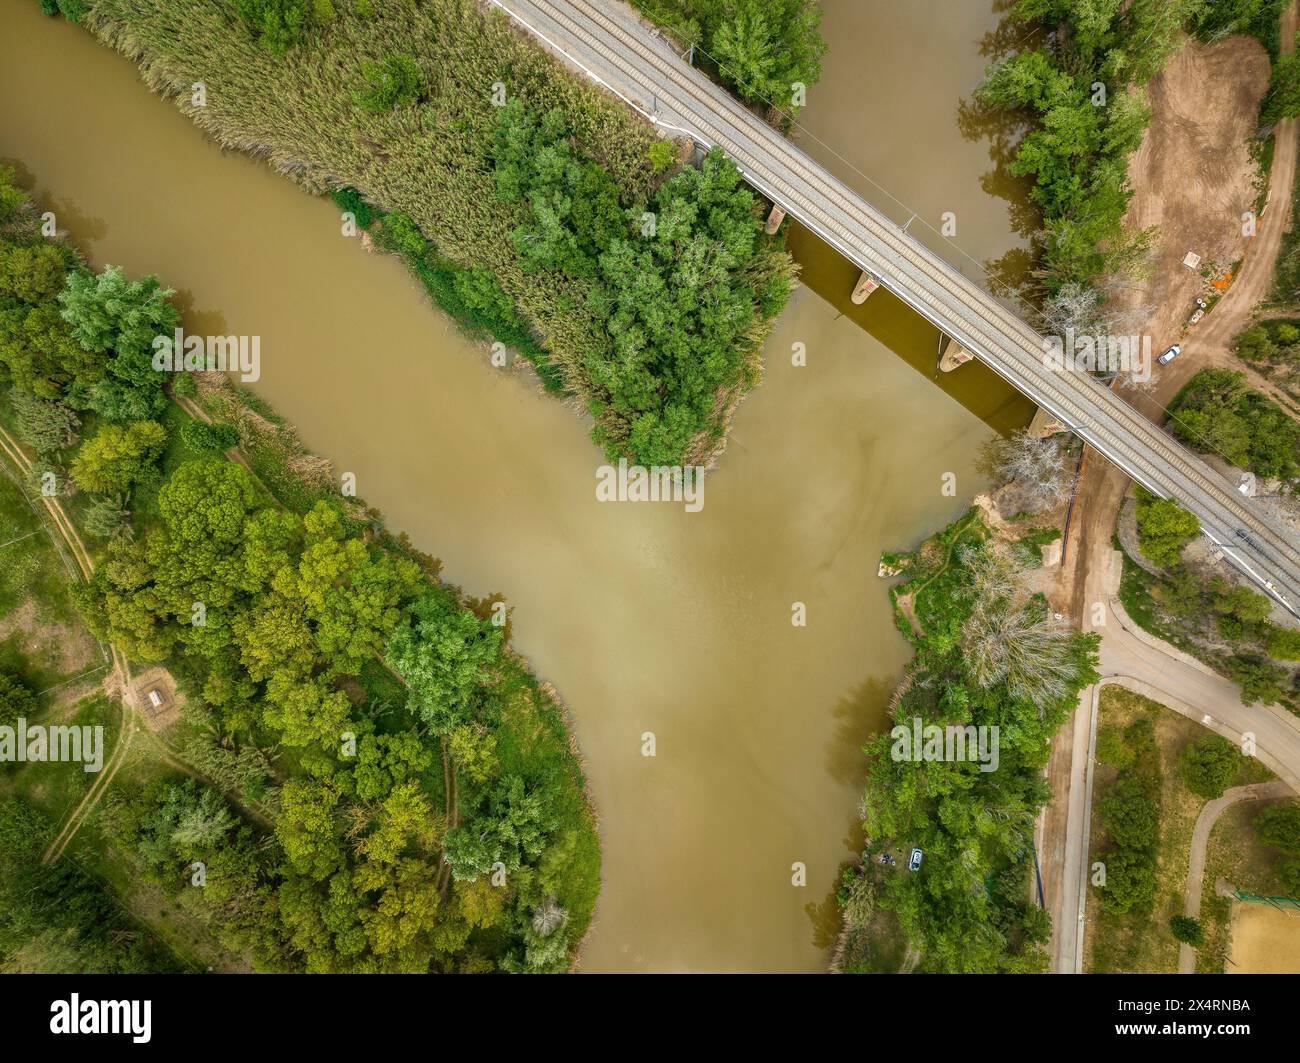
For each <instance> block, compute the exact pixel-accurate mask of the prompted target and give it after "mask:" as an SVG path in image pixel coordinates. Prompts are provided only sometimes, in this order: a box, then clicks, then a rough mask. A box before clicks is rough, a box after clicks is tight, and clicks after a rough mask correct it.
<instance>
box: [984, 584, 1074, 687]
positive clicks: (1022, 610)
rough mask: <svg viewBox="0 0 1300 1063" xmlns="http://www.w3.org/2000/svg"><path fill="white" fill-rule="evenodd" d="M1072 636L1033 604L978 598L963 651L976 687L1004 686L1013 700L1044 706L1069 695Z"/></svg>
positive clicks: (1071, 678) (1072, 654)
mask: <svg viewBox="0 0 1300 1063" xmlns="http://www.w3.org/2000/svg"><path fill="white" fill-rule="evenodd" d="M1073 637H1074V633H1073V632H1072V631H1071V630H1070V628H1069V626H1068V625H1067V624H1066V623H1065V622H1064V621H1062V620H1057V619H1056V618H1055V617H1054V616H1053V615H1052V614H1050V613H1049V614H1044V612H1043V610H1042V609H1041V608H1040V607H1036V606H1035V605H1034V604H1033V603H1031V602H1025V601H1021V602H1017V601H1014V600H1012V601H1008V600H1007V599H1005V598H999V599H991V600H990V599H979V600H978V601H976V603H975V608H974V609H972V610H971V614H970V616H969V617H968V618H967V620H966V623H965V625H964V626H963V627H962V648H963V651H964V654H965V658H966V665H967V667H968V668H969V669H970V674H971V677H972V678H973V679H974V680H975V682H977V683H978V684H979V685H980V686H982V687H985V688H988V687H991V686H996V685H997V684H998V683H1004V684H1005V685H1006V688H1007V691H1008V692H1009V693H1010V694H1011V695H1012V696H1013V697H1016V698H1024V699H1025V700H1027V701H1032V702H1033V703H1034V704H1035V705H1037V706H1039V708H1042V707H1043V706H1045V705H1046V704H1047V703H1048V702H1049V701H1054V700H1056V699H1057V698H1060V697H1062V696H1064V695H1065V694H1067V693H1068V692H1069V689H1070V683H1071V681H1072V680H1073V679H1074V677H1075V674H1076V672H1077V671H1078V669H1077V666H1076V663H1075V661H1074V653H1073V646H1072V645H1071V643H1072V641H1073Z"/></svg>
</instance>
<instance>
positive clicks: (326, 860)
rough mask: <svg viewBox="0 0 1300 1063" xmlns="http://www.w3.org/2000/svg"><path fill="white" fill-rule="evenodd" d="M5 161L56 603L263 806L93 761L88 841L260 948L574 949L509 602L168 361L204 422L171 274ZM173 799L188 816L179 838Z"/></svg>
mask: <svg viewBox="0 0 1300 1063" xmlns="http://www.w3.org/2000/svg"><path fill="white" fill-rule="evenodd" d="M0 176H3V178H4V183H3V187H0V209H2V211H3V216H0V222H3V225H4V239H3V241H2V243H0V258H2V259H3V260H4V261H5V262H11V261H12V260H14V259H15V258H23V259H25V258H33V259H34V260H39V261H41V262H43V263H45V266H44V267H42V268H41V269H40V270H37V271H36V272H35V274H34V275H33V276H32V277H30V278H24V277H22V276H19V277H16V278H15V277H13V276H12V275H10V276H9V277H8V278H7V279H6V281H5V284H6V286H7V292H6V294H8V295H9V297H10V299H11V301H12V305H11V312H10V316H11V317H12V316H13V315H15V314H16V315H18V317H19V318H20V319H23V320H25V321H26V322H28V323H29V324H30V322H32V321H35V320H37V319H39V320H41V321H42V322H43V323H44V328H46V329H47V330H48V332H47V338H46V341H45V343H43V344H41V345H38V346H37V347H35V348H31V349H21V350H20V349H17V348H14V347H13V346H6V347H5V348H4V349H3V350H0V361H3V362H4V363H5V366H6V369H7V370H8V374H9V377H10V380H9V387H8V388H7V389H6V397H7V398H8V399H9V401H10V404H11V405H13V406H14V409H15V411H16V414H17V416H18V419H19V431H20V432H21V433H23V434H24V435H25V438H27V439H28V440H30V441H31V444H32V445H33V446H34V447H36V448H38V449H39V450H40V451H41V453H40V455H39V458H40V461H39V465H38V467H37V472H38V473H39V475H40V477H41V483H42V487H43V489H46V490H47V493H49V489H51V488H52V490H53V491H54V492H55V493H57V495H58V496H61V497H65V498H68V499H72V498H74V497H75V498H77V499H78V502H79V505H78V506H77V507H75V511H76V512H78V513H79V514H81V515H82V518H83V520H84V523H85V525H86V527H87V529H88V530H87V535H88V537H89V539H90V541H91V542H92V543H93V544H95V545H94V546H93V547H92V549H91V551H90V553H89V554H88V555H87V566H86V577H87V582H86V583H85V584H80V585H78V586H77V588H76V590H75V592H74V597H75V599H76V602H77V605H78V607H79V609H80V610H81V612H82V614H83V616H85V618H86V620H87V622H88V623H89V625H90V627H91V629H92V630H93V631H94V632H95V633H96V634H97V635H98V636H100V637H102V638H104V639H106V640H108V641H110V642H112V643H113V644H114V645H116V646H117V647H119V649H123V650H125V652H126V653H127V654H128V655H129V656H130V657H131V658H132V659H133V660H135V661H136V662H137V663H143V664H150V663H156V664H165V665H166V666H167V668H169V669H170V671H171V673H172V675H174V676H175V678H176V685H177V687H178V689H179V693H180V697H181V701H182V705H183V706H186V707H185V708H183V710H182V717H183V719H184V721H185V723H186V725H187V726H188V727H189V728H190V729H193V728H194V727H195V726H197V727H198V729H199V730H201V731H202V730H205V729H206V730H209V731H211V732H213V733H215V734H218V735H220V736H221V744H220V746H213V747H212V749H211V750H210V752H212V753H213V754H219V753H220V751H221V750H222V749H224V756H222V755H218V756H217V763H218V765H223V767H222V769H221V770H222V771H225V772H229V773H233V775H232V778H233V779H234V780H235V781H236V782H237V784H238V785H237V787H236V792H237V793H238V792H242V793H243V794H244V796H245V803H246V804H247V805H250V806H256V807H260V808H264V809H267V810H268V813H267V815H268V816H269V820H270V824H271V829H270V831H267V830H266V829H265V823H266V821H267V817H266V816H263V817H261V818H260V819H259V820H258V821H256V822H250V821H247V820H242V818H241V817H242V813H243V807H244V806H243V805H228V804H227V803H226V801H227V798H226V797H225V795H224V794H223V792H222V791H221V790H219V789H216V788H212V787H209V786H208V785H207V784H206V782H205V781H204V780H205V777H204V776H202V775H197V773H196V777H194V778H191V779H189V780H187V781H185V782H184V783H169V782H166V781H163V780H159V781H157V782H155V783H149V784H145V785H142V786H139V785H137V786H135V787H131V786H127V785H126V784H123V785H119V784H118V782H117V780H114V783H113V787H112V788H110V789H109V791H108V794H107V797H108V801H107V804H105V803H104V802H103V801H99V799H98V798H97V801H99V803H100V804H101V806H102V807H103V809H104V810H103V811H100V812H97V813H96V815H97V816H98V818H99V820H100V821H101V833H102V835H103V836H104V837H106V838H108V839H110V840H111V844H113V845H115V846H116V847H117V848H118V849H119V850H120V852H121V853H122V854H123V856H124V858H125V860H126V863H127V865H128V866H131V867H134V869H135V871H136V873H137V874H139V875H140V876H142V877H144V878H145V879H149V880H152V881H154V882H155V883H157V884H158V885H159V886H161V887H162V888H163V890H164V892H166V893H167V894H168V895H169V896H171V897H172V899H173V900H175V901H176V902H178V903H184V904H185V906H186V907H187V908H188V909H189V910H190V911H191V913H192V914H195V915H196V916H197V917H199V918H200V919H201V920H202V921H203V922H204V923H205V924H206V925H207V926H208V927H209V929H210V930H211V932H212V934H213V935H214V936H215V937H216V938H217V940H219V941H220V942H221V943H222V946H223V947H224V948H226V949H228V950H230V951H231V952H233V953H236V954H240V955H244V956H247V957H248V962H249V963H250V965H251V966H252V967H253V969H257V970H304V969H305V970H308V971H321V972H325V971H382V970H387V971H405V972H420V971H427V970H484V969H504V970H550V971H553V970H563V969H566V968H568V967H569V966H570V965H571V963H572V958H573V951H574V949H575V947H576V944H577V942H578V941H580V940H581V938H582V936H583V934H585V932H586V929H587V927H588V926H589V925H590V922H591V918H592V913H593V911H594V908H595V900H596V893H597V890H598V884H599V847H598V843H597V840H596V835H595V820H594V815H593V814H592V811H591V808H590V806H589V805H588V803H587V801H586V799H585V781H584V779H583V777H582V773H581V769H580V766H579V763H578V759H577V754H576V747H575V746H574V744H573V740H572V737H571V736H570V734H569V732H568V731H567V729H566V721H565V718H564V714H563V710H562V708H561V706H560V704H559V701H558V699H557V698H556V697H555V696H554V692H553V690H551V689H550V688H548V687H546V686H544V685H543V684H540V683H539V682H538V681H537V680H536V678H534V677H533V676H532V675H531V674H529V673H528V671H527V670H526V668H525V667H524V665H523V663H522V661H521V659H520V658H519V657H518V656H517V655H515V654H513V653H512V652H511V651H510V650H509V648H508V645H507V639H508V626H507V620H508V612H507V611H506V609H505V608H504V606H498V603H497V602H495V601H492V600H485V601H474V600H471V599H468V598H467V597H466V596H464V595H463V594H461V593H460V592H459V591H458V590H457V589H456V588H454V587H451V586H449V585H447V584H446V583H445V582H443V581H441V580H440V579H439V578H438V571H439V567H440V566H439V564H438V563H437V562H436V560H435V559H433V558H431V557H429V556H427V555H425V554H422V553H420V552H418V551H415V550H414V549H413V548H412V547H411V546H410V544H409V540H407V539H405V538H404V537H399V536H394V535H392V534H391V533H389V532H387V530H386V529H385V526H384V522H383V519H382V517H381V515H380V514H379V513H378V511H376V510H374V509H372V508H367V507H366V506H365V505H364V504H363V503H361V502H360V501H359V499H357V498H356V497H355V492H354V491H352V490H350V488H349V483H348V477H347V476H346V475H344V476H341V477H340V476H336V475H335V474H334V473H333V472H332V471H331V470H330V469H329V468H328V463H327V462H322V461H321V460H319V459H316V458H315V457H314V456H313V455H310V454H308V453H307V452H306V451H305V449H304V448H303V447H302V445H301V444H300V443H299V442H298V440H297V436H296V433H294V431H293V430H292V428H291V427H289V426H288V425H287V424H285V423H284V422H283V421H282V420H281V419H279V418H278V417H277V416H276V415H275V413H274V411H273V410H271V409H270V408H269V407H267V406H266V404H265V403H259V402H254V401H253V400H252V399H251V398H248V397H245V396H242V395H241V394H240V393H239V392H238V391H237V390H235V389H234V388H233V387H232V386H231V385H230V384H229V383H228V382H227V381H226V380H225V378H224V377H221V376H214V377H211V378H196V377H194V376H191V375H190V374H188V373H184V372H178V373H174V374H173V375H171V376H170V377H168V378H167V379H168V380H169V387H170V388H171V389H173V390H174V392H175V394H176V395H177V396H179V397H182V399H184V396H187V395H192V394H194V393H195V391H196V388H197V393H198V394H197V397H198V400H199V402H200V404H201V405H203V406H204V407H205V408H206V409H207V411H208V412H209V414H212V415H215V417H216V420H215V421H214V422H212V423H209V422H208V421H206V420H203V421H196V420H194V419H193V418H192V417H191V416H190V414H189V413H187V412H186V410H185V408H184V405H169V404H168V402H167V398H166V395H165V394H164V393H163V392H162V391H161V390H160V389H161V384H162V381H163V379H164V377H163V374H160V373H158V372H157V371H156V370H151V369H149V368H148V363H149V361H150V355H149V354H148V350H149V346H150V343H149V341H150V337H151V336H152V335H153V334H154V333H155V332H161V333H162V334H164V335H167V334H168V332H169V328H168V326H169V325H170V324H171V323H173V322H175V321H177V320H178V315H176V312H175V310H174V309H173V308H171V306H170V305H169V303H168V301H167V300H168V297H169V296H170V294H172V293H170V292H169V291H168V290H166V289H162V288H161V287H160V286H159V285H158V284H157V282H156V281H154V280H153V279H152V278H146V279H145V280H143V281H139V282H129V283H128V282H126V281H125V280H124V279H123V277H122V274H121V272H120V271H118V270H116V269H114V268H113V267H109V268H107V269H105V270H104V271H103V272H102V273H100V274H98V275H95V274H92V273H91V272H90V271H88V270H85V269H84V268H83V267H81V266H79V265H78V264H77V259H76V255H75V253H74V252H73V251H72V249H71V248H70V246H69V245H67V244H66V243H64V242H62V241H60V240H50V239H45V238H43V237H42V234H41V232H40V226H41V219H40V216H39V215H38V214H37V212H36V210H35V209H34V207H33V206H32V205H31V204H30V202H29V201H27V199H26V197H25V196H24V195H23V194H22V193H21V192H20V191H19V190H18V189H17V188H16V186H14V185H13V184H12V179H13V175H12V173H11V172H10V171H5V172H4V173H3V174H2V175H0ZM74 345H75V346H76V347H80V348H81V349H82V351H83V352H84V353H83V355H82V357H80V358H79V360H78V361H77V362H75V363H72V364H75V370H74V373H75V375H65V372H66V370H67V369H68V368H69V365H70V363H68V362H67V361H66V360H61V359H60V358H58V357H57V355H58V354H59V353H60V352H63V353H66V352H67V351H69V350H71V349H73V347H74ZM86 355H90V356H93V357H86ZM141 362H143V364H144V365H145V367H146V368H145V371H144V372H143V373H141V372H138V371H136V369H135V368H133V367H135V366H137V365H138V364H139V363H141ZM19 400H21V401H19ZM192 408H193V407H191V409H192ZM137 411H138V412H137ZM148 418H156V419H148ZM54 425H60V426H63V428H62V429H61V434H58V435H55V434H52V433H51V432H50V431H49V430H48V429H49V427H50V426H54ZM232 443H237V444H238V445H239V446H240V448H241V451H242V452H241V453H239V454H235V453H234V452H232V457H228V456H226V455H225V454H223V451H225V450H226V449H227V448H228V447H229V446H230V445H231V444H232ZM234 457H238V459H239V460H233V458H234ZM250 470H255V471H250ZM340 484H341V485H342V490H341V491H340V489H339V485H340ZM87 496H89V502H88V503H86V502H85V500H86V498H87ZM92 565H93V571H92V569H91V566H92ZM135 696H136V695H127V697H128V700H129V699H130V698H131V697H135ZM138 711H140V710H139V709H135V708H133V709H132V710H131V712H129V713H128V714H127V715H129V716H130V717H131V719H130V724H129V729H130V730H131V731H132V732H134V730H135V729H136V726H137V721H136V718H135V715H134V714H135V713H136V712H138ZM124 733H125V732H124ZM104 781H105V782H107V778H106V779H105V780H104ZM180 820H184V821H185V822H187V823H202V824H203V826H202V827H201V828H200V827H192V828H187V829H186V832H185V833H184V837H183V838H182V834H181V832H180V830H179V828H175V824H176V822H178V821H180ZM195 831H198V833H197V834H196V833H195ZM196 851H197V852H200V853H201V854H202V859H201V860H200V865H201V866H202V868H203V875H204V876H205V881H204V882H203V883H199V884H201V885H205V886H206V887H207V888H205V889H204V890H202V891H199V892H196V893H189V892H186V886H185V884H184V881H183V880H180V881H178V878H177V868H186V867H192V866H193V861H194V855H195V852H196ZM56 856H57V854H56ZM186 860H188V861H189V864H186V862H185V861H186ZM209 870H210V871H211V873H212V874H211V876H210V877H208V875H207V873H208V871H209ZM187 874H188V872H187ZM489 875H491V876H492V881H489V877H488V876H489ZM198 898H201V899H198ZM539 912H544V913H545V917H544V918H543V916H541V915H538V914H537V913H539Z"/></svg>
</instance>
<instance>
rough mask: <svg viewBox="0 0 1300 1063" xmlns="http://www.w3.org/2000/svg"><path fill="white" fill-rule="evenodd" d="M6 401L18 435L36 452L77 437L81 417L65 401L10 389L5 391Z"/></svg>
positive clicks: (58, 447) (67, 444)
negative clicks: (10, 408) (11, 411)
mask: <svg viewBox="0 0 1300 1063" xmlns="http://www.w3.org/2000/svg"><path fill="white" fill-rule="evenodd" d="M9 405H10V406H11V407H12V408H13V411H14V421H15V425H14V429H15V432H16V433H17V435H18V438H19V439H21V440H22V441H23V442H24V443H26V444H27V445H28V446H31V447H34V448H35V449H36V452H37V453H38V454H54V453H55V452H57V451H60V450H64V449H65V448H67V447H70V446H72V445H73V444H74V443H75V442H76V441H77V438H78V432H79V430H80V428H81V418H80V417H78V416H77V412H76V410H74V409H73V408H72V407H71V406H69V405H68V404H67V403H65V402H60V401H59V400H57V399H42V398H38V397H37V396H35V395H32V394H29V393H28V392H25V391H13V392H10V394H9Z"/></svg>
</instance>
